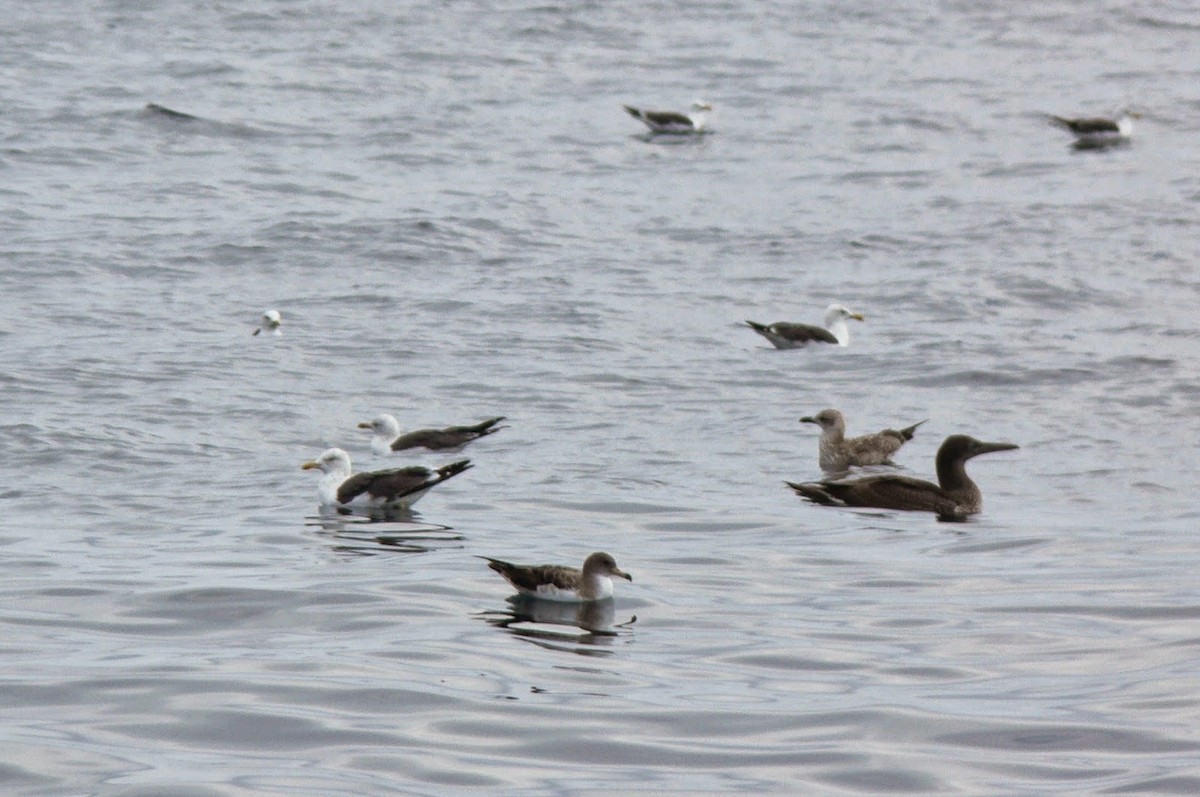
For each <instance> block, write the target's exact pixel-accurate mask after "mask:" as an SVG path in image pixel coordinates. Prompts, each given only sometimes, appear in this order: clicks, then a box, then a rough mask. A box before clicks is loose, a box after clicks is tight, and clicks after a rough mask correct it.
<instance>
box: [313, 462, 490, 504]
mask: <svg viewBox="0 0 1200 797" xmlns="http://www.w3.org/2000/svg"><path fill="white" fill-rule="evenodd" d="M300 467H301V469H302V470H320V471H321V479H320V481H318V482H317V495H318V496H319V497H320V502H321V506H322V507H323V508H338V507H350V506H368V507H389V508H390V507H410V506H412V505H413V504H415V503H416V502H417V501H418V500H420V498H421V496H423V495H425V493H427V492H429V490H430V489H431V488H433V487H436V486H437V485H439V484H441V483H442V482H444V481H446V480H447V479H450V478H453V477H454V476H457V475H458V474H460V473H462V472H463V471H465V470H468V469H470V468H472V467H473V466H472V465H471V460H469V459H463V460H459V461H458V462H452V463H450V464H449V465H445V466H443V467H440V468H436V469H430V468H425V467H421V466H420V465H409V466H408V467H404V468H391V469H388V470H376V471H367V472H364V473H354V472H353V468H352V467H351V464H350V455H349V454H347V453H346V452H345V451H343V450H342V449H340V448H331V449H329V450H327V451H325V452H323V453H322V454H321V456H319V457H317V458H316V459H315V460H312V461H311V462H305V463H304V464H303V465H301V466H300Z"/></svg>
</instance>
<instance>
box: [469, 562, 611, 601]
mask: <svg viewBox="0 0 1200 797" xmlns="http://www.w3.org/2000/svg"><path fill="white" fill-rule="evenodd" d="M479 558H480V559H486V560H487V563H488V567H490V568H491V569H493V570H495V571H496V572H497V573H499V574H500V575H502V576H504V577H505V578H506V579H508V583H510V584H512V585H513V586H514V587H516V588H517V591H518V592H520V593H521V594H523V595H529V596H531V597H534V598H544V599H545V600H552V601H577V602H581V601H598V600H604V599H605V598H611V597H612V594H613V584H612V576H618V577H620V578H623V579H626V580H627V581H633V576H631V575H629V574H628V573H626V572H625V571H623V570H621V569H620V568H618V567H617V561H616V560H615V559H613V558H612V556H611V555H610V554H606V553H604V552H603V551H597V552H596V553H593V554H592V555H590V556H588V558H587V559H585V560H583V569H579V568H575V567H567V566H565V565H514V564H512V563H511V562H505V561H503V560H500V559H492V558H491V557H489V556H481V557H479Z"/></svg>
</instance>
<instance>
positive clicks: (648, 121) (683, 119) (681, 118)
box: [622, 100, 713, 135]
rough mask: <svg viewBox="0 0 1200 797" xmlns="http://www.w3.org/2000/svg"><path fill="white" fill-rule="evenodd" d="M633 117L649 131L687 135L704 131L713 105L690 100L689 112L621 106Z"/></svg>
mask: <svg viewBox="0 0 1200 797" xmlns="http://www.w3.org/2000/svg"><path fill="white" fill-rule="evenodd" d="M622 107H623V108H624V109H625V110H626V112H627V113H628V114H629V115H630V116H632V117H633V118H634V119H637V120H639V121H641V122H642V123H643V124H645V125H646V127H648V128H650V132H651V133H667V134H672V135H689V134H693V133H702V132H704V125H705V124H707V123H708V115H709V113H711V112H712V109H713V107H712V106H711V105H709V104H708V103H707V102H705V101H704V100H695V101H694V102H692V107H691V108H690V109H689V110H690V113H679V112H678V111H644V110H642V109H640V108H634V107H633V106H631V105H624V106H622Z"/></svg>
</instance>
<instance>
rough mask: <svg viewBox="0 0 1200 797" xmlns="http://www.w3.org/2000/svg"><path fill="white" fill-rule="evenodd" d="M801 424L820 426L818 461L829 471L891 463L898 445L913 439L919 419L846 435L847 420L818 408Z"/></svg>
mask: <svg viewBox="0 0 1200 797" xmlns="http://www.w3.org/2000/svg"><path fill="white" fill-rule="evenodd" d="M800 422H801V423H815V424H816V425H818V426H820V427H821V440H820V442H819V443H818V444H817V461H818V462H819V463H820V465H821V467H822V468H824V469H825V470H830V471H843V470H847V469H849V468H850V467H851V466H852V465H858V466H859V467H862V466H865V465H891V464H892V454H895V453H896V452H897V451H899V450H900V446H902V445H904V444H905V443H907V442H908V441H909V440H912V439H913V433H914V432H916V430H917V427H918V426H920V425H921V424H923V423H925V421H919V422H917V423H914V424H913V425H912V426H906V427H904V428H903V429H884V430H883V431H882V432H876V433H875V434H865V435H862V436H861V437H851V438H847V437H846V420H845V419H844V418H843V417H842V414H841V413H840V412H838V411H837V410H834V409H828V410H821V411H820V412H818V413H817V414H816V415H806V416H805V417H803V418H801V419H800Z"/></svg>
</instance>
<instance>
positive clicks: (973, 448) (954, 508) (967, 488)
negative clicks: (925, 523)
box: [785, 434, 1017, 520]
mask: <svg viewBox="0 0 1200 797" xmlns="http://www.w3.org/2000/svg"><path fill="white" fill-rule="evenodd" d="M1014 448H1017V446H1016V445H1014V444H1012V443H985V442H983V441H981V440H976V439H975V438H974V437H968V436H967V435H964V434H955V435H950V436H949V437H947V438H946V439H945V441H944V442H943V443H942V446H941V448H939V449H938V452H937V460H936V462H937V476H938V483H937V484H933V483H932V482H927V481H923V480H921V479H914V478H912V477H910V476H899V475H895V476H893V475H880V476H867V477H866V478H863V479H854V480H846V481H820V482H809V483H805V484H797V483H794V482H785V484H787V486H788V487H791V488H792V489H793V490H795V491H796V492H797V493H799V494H800V495H802V496H804V497H805V498H807V499H808V500H810V501H812V502H814V503H817V504H825V505H826V506H855V507H874V508H877V509H902V510H908V511H913V512H933V513H935V514H937V516H938V517H939V518H940V519H941V520H965V519H966V517H967V516H968V515H975V514H978V513H979V512H980V511H982V509H983V494H982V493H980V492H979V487H977V486H976V484H975V482H973V481H971V478H970V477H969V476H967V469H966V463H967V460H969V459H971V458H972V457H977V456H979V455H980V454H988V453H991V452H993V451H1011V450H1012V449H1014Z"/></svg>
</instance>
